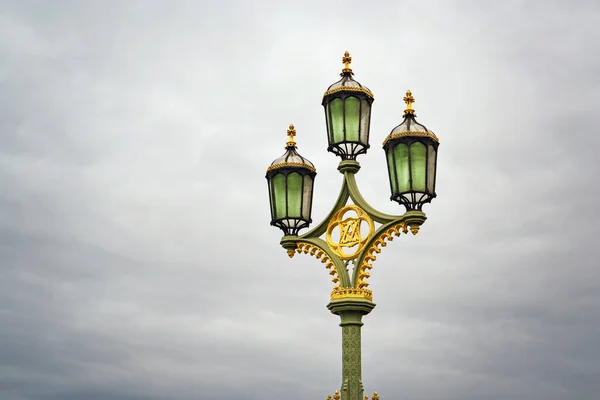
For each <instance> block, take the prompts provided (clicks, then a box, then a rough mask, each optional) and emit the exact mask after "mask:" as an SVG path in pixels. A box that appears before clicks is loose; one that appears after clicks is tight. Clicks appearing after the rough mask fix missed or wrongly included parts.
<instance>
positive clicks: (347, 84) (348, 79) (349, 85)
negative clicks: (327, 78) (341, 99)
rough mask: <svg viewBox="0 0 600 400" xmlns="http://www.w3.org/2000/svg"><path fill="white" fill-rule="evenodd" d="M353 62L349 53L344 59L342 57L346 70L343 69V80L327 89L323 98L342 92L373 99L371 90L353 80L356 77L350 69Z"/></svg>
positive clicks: (345, 54)
mask: <svg viewBox="0 0 600 400" xmlns="http://www.w3.org/2000/svg"><path fill="white" fill-rule="evenodd" d="M351 62H352V57H350V53H348V52H346V53H344V57H342V63H344V69H342V72H341V74H340V76H341V77H342V79H340V80H339V81H337V82H335V83H334V84H332V85H331V86H329V87H328V88H327V91H326V92H325V94H324V95H323V98H325V97H326V96H328V95H330V94H333V93H337V92H341V91H354V92H362V93H365V94H366V95H367V96H369V97H370V98H373V93H372V92H371V91H370V90H369V88H367V87H366V86H364V85H361V84H360V83H358V82H357V81H355V80H354V79H353V78H352V75H354V72H352V68H350V63H351Z"/></svg>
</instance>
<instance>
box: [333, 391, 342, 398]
mask: <svg viewBox="0 0 600 400" xmlns="http://www.w3.org/2000/svg"><path fill="white" fill-rule="evenodd" d="M341 398H342V396H340V391H339V390H336V391H335V394H334V395H333V400H340V399H341Z"/></svg>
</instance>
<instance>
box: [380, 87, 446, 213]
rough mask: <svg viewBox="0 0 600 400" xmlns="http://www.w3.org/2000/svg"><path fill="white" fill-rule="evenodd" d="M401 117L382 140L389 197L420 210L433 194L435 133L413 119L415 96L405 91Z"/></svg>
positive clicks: (407, 206) (435, 151) (410, 209)
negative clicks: (388, 179) (404, 104)
mask: <svg viewBox="0 0 600 400" xmlns="http://www.w3.org/2000/svg"><path fill="white" fill-rule="evenodd" d="M404 101H405V103H406V105H407V107H406V110H404V120H403V121H402V123H401V124H400V125H398V126H397V127H395V128H394V129H393V130H392V132H390V134H389V135H388V137H387V138H386V139H385V141H384V142H383V149H384V151H385V155H386V159H387V167H388V175H389V178H390V189H391V192H392V195H391V197H390V199H391V200H393V201H397V202H398V203H399V204H402V205H404V206H405V207H406V210H407V211H413V210H418V211H421V209H422V208H423V204H425V203H430V202H431V200H432V199H433V198H435V197H436V193H435V179H436V166H437V151H438V146H439V140H438V138H437V136H436V135H435V134H434V133H433V132H431V131H430V130H428V129H427V128H426V127H425V126H424V125H422V124H419V123H418V122H417V121H416V119H415V117H416V116H415V111H414V110H413V108H412V103H414V101H415V100H414V98H413V96H412V93H411V92H410V90H409V91H407V92H406V96H405V97H404Z"/></svg>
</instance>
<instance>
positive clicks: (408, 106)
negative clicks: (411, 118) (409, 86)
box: [404, 90, 415, 115]
mask: <svg viewBox="0 0 600 400" xmlns="http://www.w3.org/2000/svg"><path fill="white" fill-rule="evenodd" d="M404 102H405V103H406V110H404V115H408V114H410V115H415V110H413V108H412V104H413V103H414V102H415V98H414V97H413V95H412V93H411V92H410V90H407V91H406V96H404Z"/></svg>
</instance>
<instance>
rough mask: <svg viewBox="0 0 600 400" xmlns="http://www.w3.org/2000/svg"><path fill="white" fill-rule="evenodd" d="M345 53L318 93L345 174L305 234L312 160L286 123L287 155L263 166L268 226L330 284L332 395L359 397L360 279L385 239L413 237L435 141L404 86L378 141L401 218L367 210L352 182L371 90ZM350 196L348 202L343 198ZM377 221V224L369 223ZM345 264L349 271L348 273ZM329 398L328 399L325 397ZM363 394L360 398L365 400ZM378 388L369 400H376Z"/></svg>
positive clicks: (365, 136) (363, 309) (365, 137)
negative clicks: (335, 76) (315, 263)
mask: <svg viewBox="0 0 600 400" xmlns="http://www.w3.org/2000/svg"><path fill="white" fill-rule="evenodd" d="M351 61H352V58H351V57H350V55H349V54H348V52H346V54H345V55H344V57H343V59H342V62H343V63H344V64H345V67H344V69H343V70H342V73H341V77H342V79H340V80H339V81H337V82H336V83H334V84H332V85H331V86H330V87H329V88H328V89H327V91H326V92H325V94H324V96H323V102H322V105H323V107H324V108H325V121H326V125H327V138H328V143H329V146H328V148H327V150H328V151H330V152H332V153H334V154H336V155H338V156H339V157H340V158H341V161H340V164H339V166H338V171H340V173H342V175H343V177H344V179H343V183H342V188H341V191H340V193H339V195H338V198H337V200H336V201H335V203H334V205H333V208H332V210H331V211H330V213H329V215H327V217H326V218H325V219H324V220H323V221H322V222H321V223H319V224H318V225H317V226H316V227H314V228H313V229H312V230H310V231H309V232H307V233H305V234H303V235H299V231H300V230H301V229H303V228H307V227H308V226H309V224H310V223H311V222H312V220H311V206H312V195H313V185H314V179H315V176H316V170H315V168H314V165H313V164H312V163H311V162H310V161H308V160H307V159H305V158H304V157H302V156H301V155H300V154H299V153H298V152H297V149H296V143H295V141H294V136H295V134H296V131H295V129H294V127H293V125H290V128H289V129H288V132H287V133H288V136H289V139H288V142H287V145H286V153H285V154H284V155H283V156H281V157H280V158H278V159H277V160H275V161H274V162H273V163H272V164H271V165H270V166H269V168H268V169H267V176H266V178H267V182H268V187H269V199H270V203H271V225H274V226H277V227H278V228H280V229H281V230H282V231H283V234H284V236H283V238H282V239H281V246H283V248H284V249H286V250H287V253H288V255H289V256H290V258H291V257H293V256H294V254H295V253H304V254H309V255H312V256H314V257H316V258H317V259H318V260H320V261H321V262H322V263H323V264H325V267H326V268H327V270H328V271H329V275H331V280H332V282H333V283H334V285H335V286H334V287H333V290H332V291H331V296H330V300H331V301H330V302H329V304H328V305H327V308H328V309H329V310H330V311H331V312H332V313H333V314H336V315H339V316H340V319H341V323H340V326H341V327H342V385H341V390H340V391H341V397H340V392H338V391H337V390H336V393H335V395H334V397H333V399H334V400H340V398H341V400H363V384H362V373H361V327H362V325H363V323H362V317H363V316H364V315H367V314H369V313H370V312H371V310H373V308H374V307H375V303H373V292H372V291H371V290H370V289H369V288H368V286H369V283H368V281H367V279H368V278H369V277H370V273H369V271H370V270H371V268H372V267H373V262H374V261H375V258H376V255H377V254H378V253H380V252H381V248H382V247H385V246H386V241H392V240H393V239H394V237H396V236H400V235H401V234H402V233H405V234H406V233H408V231H409V230H410V232H411V233H412V234H413V235H416V234H417V232H418V231H419V228H420V226H421V225H422V224H423V223H424V222H425V220H426V216H425V213H423V211H422V207H423V204H425V203H428V202H430V201H431V200H432V199H433V198H434V197H435V196H436V194H435V180H436V166H437V150H438V145H439V141H438V138H437V136H435V135H434V134H433V133H432V132H431V131H430V130H428V129H427V128H425V126H423V125H421V124H419V123H418V122H417V121H416V119H415V118H416V116H415V112H414V110H413V108H412V104H413V103H414V98H413V96H412V94H411V92H410V91H408V92H407V93H406V96H405V97H404V101H405V103H406V105H407V107H406V110H405V111H404V119H403V121H402V123H400V125H398V126H397V127H395V128H394V129H393V130H392V131H391V132H390V134H389V135H388V136H387V138H386V139H385V141H384V142H383V149H384V150H385V154H386V158H387V166H388V176H389V180H390V189H391V197H390V199H391V200H393V201H396V202H398V203H399V204H402V205H404V206H405V208H406V212H405V213H404V214H402V215H390V214H385V213H382V212H380V211H378V210H376V209H374V208H373V207H371V206H370V205H369V204H368V203H367V202H366V201H365V199H364V198H363V196H362V194H361V193H360V191H359V189H358V186H357V184H356V179H355V175H356V174H357V173H358V171H359V170H360V164H359V163H358V161H356V157H357V156H358V155H360V154H366V152H367V150H368V149H369V128H370V119H371V105H372V104H373V94H372V93H371V91H370V90H369V89H367V88H366V87H365V86H363V85H361V84H360V83H358V82H357V81H355V80H354V79H353V78H352V76H353V75H354V74H353V72H352V69H350V63H351ZM349 200H350V201H351V202H350V203H349ZM376 224H377V226H376ZM350 267H352V273H349V271H350ZM329 398H331V396H330V397H329ZM366 398H368V397H365V399H366ZM378 399H379V396H378V395H377V392H375V393H374V394H373V397H372V400H378Z"/></svg>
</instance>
